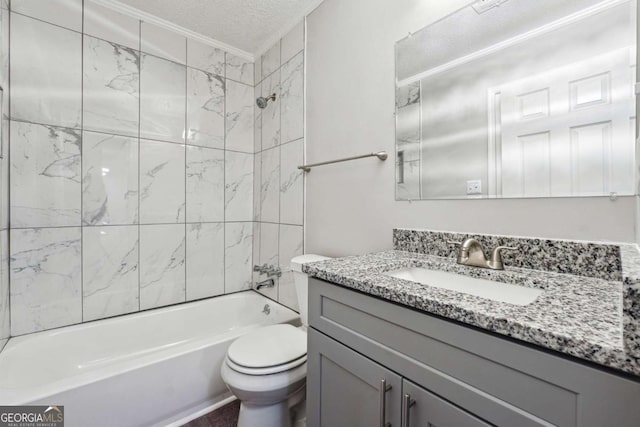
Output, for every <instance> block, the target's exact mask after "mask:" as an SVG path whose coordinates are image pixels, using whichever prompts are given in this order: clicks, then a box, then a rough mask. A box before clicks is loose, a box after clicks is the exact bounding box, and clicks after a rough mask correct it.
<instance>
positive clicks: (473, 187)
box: [467, 179, 482, 194]
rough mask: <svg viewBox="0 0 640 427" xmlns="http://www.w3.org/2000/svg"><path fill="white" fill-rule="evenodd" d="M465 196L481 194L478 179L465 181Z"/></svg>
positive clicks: (480, 185)
mask: <svg viewBox="0 0 640 427" xmlns="http://www.w3.org/2000/svg"><path fill="white" fill-rule="evenodd" d="M467 194H482V181H481V180H479V179H475V180H473V181H467Z"/></svg>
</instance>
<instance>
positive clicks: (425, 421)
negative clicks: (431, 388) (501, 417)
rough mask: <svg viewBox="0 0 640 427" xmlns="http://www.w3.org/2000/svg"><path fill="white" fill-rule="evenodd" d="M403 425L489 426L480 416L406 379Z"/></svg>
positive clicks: (407, 426)
mask: <svg viewBox="0 0 640 427" xmlns="http://www.w3.org/2000/svg"><path fill="white" fill-rule="evenodd" d="M402 411H403V413H402V421H403V423H402V427H489V426H491V424H487V423H485V422H484V421H482V420H480V419H479V418H476V417H474V416H473V415H471V414H470V413H468V412H466V411H464V410H463V409H460V408H458V407H457V406H455V405H452V404H451V403H449V402H447V401H446V400H444V399H441V398H440V397H438V396H436V395H435V394H432V393H430V392H428V391H427V390H425V389H423V388H421V387H419V386H417V385H415V384H413V383H412V382H410V381H407V380H405V379H403V380H402Z"/></svg>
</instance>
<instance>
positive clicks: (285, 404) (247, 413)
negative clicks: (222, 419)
mask: <svg viewBox="0 0 640 427" xmlns="http://www.w3.org/2000/svg"><path fill="white" fill-rule="evenodd" d="M305 391H306V390H305V387H302V388H301V389H300V390H298V391H296V392H295V393H294V394H293V395H292V396H291V397H290V398H289V399H287V400H284V401H282V402H278V403H274V404H273V405H251V404H246V403H245V402H241V403H240V415H239V416H238V427H255V426H260V427H304V426H305V425H306V401H305V394H306V393H305Z"/></svg>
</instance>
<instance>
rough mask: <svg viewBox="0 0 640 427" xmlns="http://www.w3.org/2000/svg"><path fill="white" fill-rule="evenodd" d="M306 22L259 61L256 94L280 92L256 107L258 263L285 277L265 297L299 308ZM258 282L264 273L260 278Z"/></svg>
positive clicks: (255, 191)
mask: <svg viewBox="0 0 640 427" xmlns="http://www.w3.org/2000/svg"><path fill="white" fill-rule="evenodd" d="M303 49H304V24H303V23H302V22H301V23H300V24H298V25H297V26H296V27H295V28H293V30H291V31H290V32H289V33H288V34H287V35H286V36H285V37H283V38H282V39H281V40H279V41H278V42H277V43H276V44H275V45H274V46H272V47H271V48H270V49H269V50H267V52H266V53H265V54H264V55H263V56H262V58H260V60H258V61H257V62H256V87H255V96H256V97H258V96H264V97H267V96H269V95H271V94H274V93H275V94H276V101H275V102H269V104H268V105H267V108H265V109H263V110H261V109H259V108H256V109H255V113H256V116H255V122H256V125H255V131H256V136H255V139H254V141H255V144H256V147H255V150H256V157H255V167H254V170H255V174H256V179H255V187H254V218H255V220H256V226H255V228H254V232H253V234H254V256H253V257H254V260H257V263H259V264H269V265H279V266H280V268H281V269H282V271H283V273H282V276H281V277H280V278H274V279H275V286H274V287H273V288H263V289H262V290H261V293H263V294H264V295H266V296H268V297H270V298H273V299H277V300H278V301H280V302H281V303H282V304H284V305H287V306H289V307H292V308H293V309H296V310H297V308H298V302H297V299H296V292H295V286H294V282H293V274H292V272H291V268H290V260H291V258H293V257H294V256H296V255H301V254H302V253H303V238H304V233H303V217H304V212H303V206H304V203H303V196H304V194H303V193H304V189H303V188H304V186H303V180H304V176H303V172H302V171H301V170H299V169H298V166H299V165H301V164H303V163H304V160H303V159H304V98H303V96H304V50H303ZM254 276H255V279H256V280H263V279H265V278H266V277H265V276H264V275H258V274H255V275H254Z"/></svg>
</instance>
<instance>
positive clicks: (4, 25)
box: [0, 0, 11, 350]
mask: <svg viewBox="0 0 640 427" xmlns="http://www.w3.org/2000/svg"><path fill="white" fill-rule="evenodd" d="M8 83H9V11H8V9H7V2H6V1H4V0H2V1H0V87H2V102H1V103H0V106H1V108H2V112H1V113H0V350H2V349H3V348H4V345H5V344H6V342H7V340H8V338H9V336H10V334H11V315H10V305H9V163H8V159H9V156H8V151H9V150H8V146H9V84H8Z"/></svg>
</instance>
